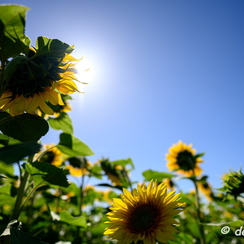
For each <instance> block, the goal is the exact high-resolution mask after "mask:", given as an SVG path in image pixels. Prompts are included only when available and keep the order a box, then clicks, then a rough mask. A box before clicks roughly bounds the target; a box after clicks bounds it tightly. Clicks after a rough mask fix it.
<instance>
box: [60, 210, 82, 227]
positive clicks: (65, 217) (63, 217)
mask: <svg viewBox="0 0 244 244" xmlns="http://www.w3.org/2000/svg"><path fill="white" fill-rule="evenodd" d="M60 221H62V222H64V223H67V224H71V225H75V226H79V227H83V228H86V219H85V217H84V216H79V217H73V216H71V214H70V213H69V212H67V211H62V212H61V213H60Z"/></svg>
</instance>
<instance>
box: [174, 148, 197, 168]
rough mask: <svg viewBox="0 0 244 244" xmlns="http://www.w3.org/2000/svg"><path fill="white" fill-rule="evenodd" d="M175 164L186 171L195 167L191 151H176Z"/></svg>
mask: <svg viewBox="0 0 244 244" xmlns="http://www.w3.org/2000/svg"><path fill="white" fill-rule="evenodd" d="M177 164H178V165H179V168H180V169H183V170H186V171H188V170H192V169H194V168H195V164H196V160H195V158H194V156H193V155H192V153H191V152H189V151H183V152H180V153H178V156H177Z"/></svg>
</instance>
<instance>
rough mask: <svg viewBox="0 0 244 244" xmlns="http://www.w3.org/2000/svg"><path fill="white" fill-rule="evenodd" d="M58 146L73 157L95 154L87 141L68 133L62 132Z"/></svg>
mask: <svg viewBox="0 0 244 244" xmlns="http://www.w3.org/2000/svg"><path fill="white" fill-rule="evenodd" d="M57 148H58V149H59V150H60V151H61V152H63V153H64V154H66V155H69V156H73V157H74V156H90V155H93V154H94V153H93V151H92V150H91V149H90V148H89V147H88V146H87V145H86V144H85V143H83V142H82V141H80V140H79V139H78V138H76V137H74V136H73V135H70V134H67V133H62V134H60V142H59V144H58V145H57Z"/></svg>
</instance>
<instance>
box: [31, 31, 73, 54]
mask: <svg viewBox="0 0 244 244" xmlns="http://www.w3.org/2000/svg"><path fill="white" fill-rule="evenodd" d="M36 48H37V52H36V54H35V57H38V56H40V55H44V56H52V57H56V58H63V57H64V55H65V53H71V52H72V51H73V50H74V49H73V48H72V47H70V46H69V45H68V44H66V43H64V42H61V41H60V40H58V39H50V38H47V37H44V36H39V37H38V38H37V40H36Z"/></svg>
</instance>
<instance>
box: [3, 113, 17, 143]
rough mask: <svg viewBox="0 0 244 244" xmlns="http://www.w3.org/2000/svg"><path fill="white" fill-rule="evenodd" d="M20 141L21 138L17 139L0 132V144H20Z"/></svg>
mask: <svg viewBox="0 0 244 244" xmlns="http://www.w3.org/2000/svg"><path fill="white" fill-rule="evenodd" d="M0 114H1V113H0ZM18 143H20V141H19V140H16V139H14V138H12V137H9V136H6V135H4V134H1V133H0V144H2V145H5V146H7V145H14V144H18Z"/></svg>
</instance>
